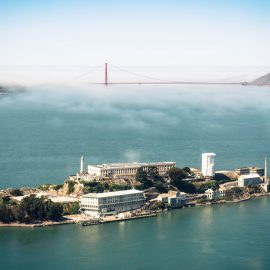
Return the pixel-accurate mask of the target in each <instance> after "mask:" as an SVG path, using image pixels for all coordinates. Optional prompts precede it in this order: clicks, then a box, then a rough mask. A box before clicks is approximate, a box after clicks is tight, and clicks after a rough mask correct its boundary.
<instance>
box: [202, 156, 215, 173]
mask: <svg viewBox="0 0 270 270" xmlns="http://www.w3.org/2000/svg"><path fill="white" fill-rule="evenodd" d="M215 156H216V154H215V153H203V154H202V175H203V176H206V177H213V176H214V174H215V170H214V166H215Z"/></svg>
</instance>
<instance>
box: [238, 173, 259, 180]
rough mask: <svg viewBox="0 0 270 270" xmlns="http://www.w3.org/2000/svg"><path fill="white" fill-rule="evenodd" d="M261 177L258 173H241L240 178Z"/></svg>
mask: <svg viewBox="0 0 270 270" xmlns="http://www.w3.org/2000/svg"><path fill="white" fill-rule="evenodd" d="M251 178H261V177H260V176H259V175H258V174H257V173H251V174H244V175H240V176H239V178H238V179H251Z"/></svg>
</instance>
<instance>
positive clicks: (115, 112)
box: [0, 85, 270, 187]
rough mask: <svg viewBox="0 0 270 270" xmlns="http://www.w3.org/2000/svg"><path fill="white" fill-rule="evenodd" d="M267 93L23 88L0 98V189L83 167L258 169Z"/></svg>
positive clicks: (264, 147)
mask: <svg viewBox="0 0 270 270" xmlns="http://www.w3.org/2000/svg"><path fill="white" fill-rule="evenodd" d="M269 101H270V91H269V88H264V87H253V86H252V87H251V86H199V85H197V86H185V85H181V86H179V85H178V86H175V85H174V86H173V85H163V86H155V85H152V86H150V85H149V86H146V85H137V86H125V85H123V86H111V85H109V86H107V87H106V86H93V85H84V86H63V85H62V86H60V85H57V86H56V85H39V86H31V87H25V91H24V92H20V93H18V94H12V95H5V96H0V127H1V136H0V149H1V151H0V159H1V162H0V187H7V186H27V185H31V186H33V185H39V184H41V183H46V182H54V183H60V182H62V181H63V180H64V179H65V177H66V176H67V175H69V174H72V173H76V172H77V170H78V168H79V158H80V155H84V156H85V160H86V163H106V162H127V161H145V162H147V161H163V160H164V161H165V160H167V161H176V162H177V164H178V165H179V166H194V167H200V154H201V153H202V152H204V151H211V152H216V154H217V158H216V166H217V168H218V169H227V168H235V167H238V166H241V165H261V166H262V165H263V158H264V156H266V155H267V154H269V149H270V139H269V138H270V136H269V135H270V122H269V120H268V119H269V116H270V103H269Z"/></svg>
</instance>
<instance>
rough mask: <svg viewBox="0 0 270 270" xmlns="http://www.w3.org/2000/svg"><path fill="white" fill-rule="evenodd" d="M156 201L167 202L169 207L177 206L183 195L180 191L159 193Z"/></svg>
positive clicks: (181, 202) (182, 200)
mask: <svg viewBox="0 0 270 270" xmlns="http://www.w3.org/2000/svg"><path fill="white" fill-rule="evenodd" d="M157 201H159V202H163V203H168V205H169V206H171V207H178V206H180V205H182V204H183V203H184V201H185V198H184V196H183V195H182V194H181V193H180V192H175V193H166V194H159V196H158V197H157Z"/></svg>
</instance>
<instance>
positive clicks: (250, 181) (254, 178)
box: [238, 173, 262, 187]
mask: <svg viewBox="0 0 270 270" xmlns="http://www.w3.org/2000/svg"><path fill="white" fill-rule="evenodd" d="M261 182H262V179H261V177H260V176H259V175H258V174H257V173H254V174H248V175H240V176H239V177H238V186H239V187H247V186H257V185H259V184H261Z"/></svg>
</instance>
